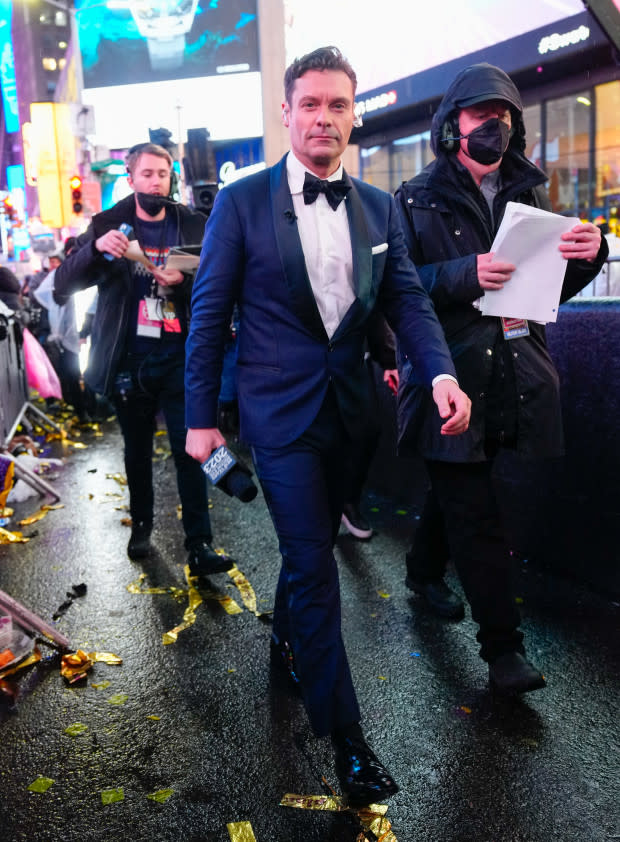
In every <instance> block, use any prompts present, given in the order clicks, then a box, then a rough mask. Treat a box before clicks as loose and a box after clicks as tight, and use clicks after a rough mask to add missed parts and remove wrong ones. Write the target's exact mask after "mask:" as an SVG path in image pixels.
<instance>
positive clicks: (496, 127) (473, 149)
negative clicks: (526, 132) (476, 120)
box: [462, 117, 510, 166]
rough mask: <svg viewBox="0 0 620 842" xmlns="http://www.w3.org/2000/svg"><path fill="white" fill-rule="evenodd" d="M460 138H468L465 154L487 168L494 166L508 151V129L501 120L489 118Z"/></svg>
mask: <svg viewBox="0 0 620 842" xmlns="http://www.w3.org/2000/svg"><path fill="white" fill-rule="evenodd" d="M462 137H463V138H468V142H467V151H466V153H465V154H467V155H468V156H469V157H470V158H472V159H473V160H474V161H477V162H478V163H479V164H483V165H485V166H488V165H489V164H496V163H497V162H498V161H499V160H500V158H501V157H502V155H503V154H504V152H505V151H506V149H508V142H509V140H510V129H509V128H508V126H507V125H506V123H504V121H503V120H499V119H498V118H497V117H491V119H490V120H486V121H485V122H484V123H483V124H482V125H481V126H478V128H477V129H474V130H473V132H470V133H469V134H467V135H462ZM463 151H465V150H463Z"/></svg>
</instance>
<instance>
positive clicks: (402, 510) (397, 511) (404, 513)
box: [396, 509, 407, 515]
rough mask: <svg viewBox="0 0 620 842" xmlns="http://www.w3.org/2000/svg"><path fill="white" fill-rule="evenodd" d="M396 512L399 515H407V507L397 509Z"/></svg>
mask: <svg viewBox="0 0 620 842" xmlns="http://www.w3.org/2000/svg"><path fill="white" fill-rule="evenodd" d="M396 514H397V515H406V514H407V509H396Z"/></svg>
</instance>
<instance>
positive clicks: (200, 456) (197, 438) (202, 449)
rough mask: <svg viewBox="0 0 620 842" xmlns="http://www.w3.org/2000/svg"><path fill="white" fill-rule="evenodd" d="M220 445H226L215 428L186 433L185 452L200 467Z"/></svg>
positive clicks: (192, 430)
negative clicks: (198, 463)
mask: <svg viewBox="0 0 620 842" xmlns="http://www.w3.org/2000/svg"><path fill="white" fill-rule="evenodd" d="M221 445H226V439H225V438H224V436H223V435H222V434H221V433H220V431H219V430H218V428H217V427H206V428H204V429H189V430H188V431H187V437H186V439H185V450H186V451H187V453H189V455H190V456H192V457H193V458H194V459H196V460H197V461H198V462H200V464H201V465H202V463H203V462H206V460H207V459H208V458H209V456H211V454H212V453H213V451H214V450H216V449H217V448H218V447H220V446H221Z"/></svg>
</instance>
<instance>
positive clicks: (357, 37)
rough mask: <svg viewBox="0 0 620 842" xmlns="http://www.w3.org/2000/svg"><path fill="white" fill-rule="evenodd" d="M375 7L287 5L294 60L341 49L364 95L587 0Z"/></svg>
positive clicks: (393, 0) (345, 2) (390, 0)
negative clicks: (319, 50)
mask: <svg viewBox="0 0 620 842" xmlns="http://www.w3.org/2000/svg"><path fill="white" fill-rule="evenodd" d="M614 2H616V3H617V2H618V0H614ZM373 5H374V8H373V9H372V14H371V13H365V12H363V11H362V10H361V8H360V3H359V0H338V2H334V0H312V2H308V0H285V6H286V54H287V63H288V62H290V61H292V60H293V59H294V58H295V57H296V56H301V55H303V54H304V53H307V52H310V51H311V50H314V49H316V48H317V47H321V46H325V45H327V44H335V45H336V46H338V47H339V48H340V49H341V50H342V52H343V53H344V54H345V55H346V56H347V58H348V59H349V61H350V62H351V64H352V65H353V67H354V68H355V71H356V73H357V77H358V91H359V92H360V93H363V92H365V91H372V90H375V89H376V88H381V87H384V86H386V85H389V84H390V83H391V82H393V81H396V80H398V79H404V78H406V77H408V76H413V75H414V74H416V73H420V72H422V71H424V70H427V69H429V68H431V67H437V66H438V65H440V64H444V63H445V62H448V61H452V60H453V59H456V58H460V57H461V56H465V55H469V54H470V53H474V52H477V51H478V50H483V49H485V48H487V47H490V46H492V45H494V44H498V43H500V42H502V41H507V40H508V39H510V38H515V37H517V36H518V35H523V34H525V33H526V32H531V31H532V30H534V29H538V28H539V27H543V26H547V25H549V24H553V23H555V22H559V21H561V20H563V19H564V18H567V17H570V16H572V15H577V14H579V13H582V12H584V4H583V2H582V0H502V2H498V0H467V2H465V3H464V2H463V0H442V2H441V3H432V2H428V3H421V2H420V3H412V2H411V0H381V3H376V4H373ZM592 5H594V4H593V3H592Z"/></svg>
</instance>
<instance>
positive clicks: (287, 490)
mask: <svg viewBox="0 0 620 842" xmlns="http://www.w3.org/2000/svg"><path fill="white" fill-rule="evenodd" d="M348 444H349V442H348V436H347V433H346V431H345V428H344V426H343V424H342V421H341V418H340V414H339V412H338V408H337V405H336V400H335V398H334V396H333V394H332V392H331V391H330V392H328V395H327V397H326V399H325V401H324V402H323V405H322V407H321V410H320V411H319V414H318V415H317V417H316V419H315V420H314V422H313V423H312V424H311V425H310V427H309V428H308V430H306V432H305V433H304V434H303V435H302V436H301V437H300V438H299V439H297V440H296V441H294V442H292V443H291V444H289V445H286V446H284V447H274V448H266V447H253V448H252V454H253V458H254V464H255V467H256V474H257V476H258V478H259V480H260V483H261V486H262V488H263V492H264V494H265V500H266V501H267V506H268V507H269V512H270V514H271V518H272V520H273V524H274V526H275V529H276V532H277V535H278V539H279V544H280V552H281V554H282V569H281V571H280V578H279V582H278V587H277V592H276V600H275V607H274V616H273V633H274V637H275V638H276V639H277V640H280V641H282V640H286V641H288V642H289V644H290V645H291V647H292V649H293V653H294V656H295V661H296V669H297V673H298V675H299V678H300V682H301V687H302V692H303V697H304V702H305V705H306V710H307V712H308V716H309V718H310V723H311V725H312V728H313V730H314V732H315V733H316V735H317V736H319V737H322V736H327V735H328V734H330V733H331V732H332V731H333V730H334V729H335V728H339V727H344V726H346V725H350V724H351V723H353V722H359V720H360V711H359V707H358V704H357V699H356V696H355V690H354V689H353V682H352V680H351V672H350V670H349V664H348V661H347V656H346V652H345V649H344V643H343V641H342V636H341V632H340V585H339V580H338V568H337V564H336V559H335V558H334V552H333V545H334V541H335V538H336V535H337V533H338V527H339V524H340V518H341V515H342V505H343V502H344V475H345V471H344V468H345V458H346V454H347V446H348Z"/></svg>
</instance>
